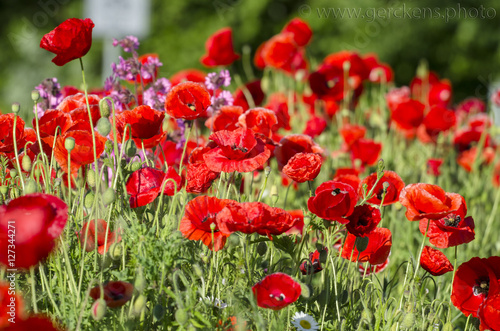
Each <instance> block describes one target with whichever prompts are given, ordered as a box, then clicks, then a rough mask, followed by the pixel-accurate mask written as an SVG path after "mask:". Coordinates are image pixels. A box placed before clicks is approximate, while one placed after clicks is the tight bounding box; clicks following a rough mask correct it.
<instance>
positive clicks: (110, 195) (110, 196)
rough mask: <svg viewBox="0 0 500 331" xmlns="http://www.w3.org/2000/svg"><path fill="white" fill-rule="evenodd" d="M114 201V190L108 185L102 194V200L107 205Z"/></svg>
mask: <svg viewBox="0 0 500 331" xmlns="http://www.w3.org/2000/svg"><path fill="white" fill-rule="evenodd" d="M114 201H115V191H114V190H113V189H112V188H111V187H108V188H107V189H106V191H104V193H103V194H102V202H103V203H104V204H105V205H106V206H107V205H109V204H111V203H112V202H114Z"/></svg>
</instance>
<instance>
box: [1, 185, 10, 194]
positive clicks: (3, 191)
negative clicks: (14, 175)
mask: <svg viewBox="0 0 500 331" xmlns="http://www.w3.org/2000/svg"><path fill="white" fill-rule="evenodd" d="M8 190H9V187H8V186H6V185H3V186H0V193H2V195H6V194H7V192H8Z"/></svg>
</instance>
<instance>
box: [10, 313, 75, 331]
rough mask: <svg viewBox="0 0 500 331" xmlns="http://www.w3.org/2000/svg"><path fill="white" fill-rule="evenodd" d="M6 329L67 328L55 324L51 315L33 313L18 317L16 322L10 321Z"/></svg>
mask: <svg viewBox="0 0 500 331" xmlns="http://www.w3.org/2000/svg"><path fill="white" fill-rule="evenodd" d="M2 330H4V331H26V330H44V331H61V330H66V329H65V328H62V327H61V326H59V325H54V323H53V322H52V320H51V319H50V318H49V317H46V316H43V315H31V316H29V317H28V318H26V319H16V322H15V323H9V324H8V326H7V327H6V328H5V329H2Z"/></svg>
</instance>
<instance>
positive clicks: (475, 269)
mask: <svg viewBox="0 0 500 331" xmlns="http://www.w3.org/2000/svg"><path fill="white" fill-rule="evenodd" d="M499 279H500V256H492V257H489V258H487V259H482V258H479V257H473V258H472V259H470V260H469V261H467V262H465V263H462V264H461V265H460V266H459V267H458V269H457V271H456V273H455V277H454V278H453V285H452V286H453V287H452V291H451V303H453V305H454V306H455V307H457V308H458V309H459V310H460V311H461V312H462V313H464V315H465V316H469V315H471V314H472V316H473V317H478V311H479V309H480V307H481V305H482V304H483V303H484V302H485V300H487V298H488V297H489V295H492V296H495V294H497V293H498V290H499V284H498V280H499Z"/></svg>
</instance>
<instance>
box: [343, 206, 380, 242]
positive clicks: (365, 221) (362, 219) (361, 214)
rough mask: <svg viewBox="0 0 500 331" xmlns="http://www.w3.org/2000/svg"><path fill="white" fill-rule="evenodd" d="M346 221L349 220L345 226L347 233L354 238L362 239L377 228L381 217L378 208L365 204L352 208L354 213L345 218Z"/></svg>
mask: <svg viewBox="0 0 500 331" xmlns="http://www.w3.org/2000/svg"><path fill="white" fill-rule="evenodd" d="M347 219H348V220H349V223H347V224H346V225H345V227H346V228H347V231H349V233H352V234H353V235H355V236H356V237H362V236H364V235H365V234H367V233H369V232H371V231H372V230H373V229H375V228H376V227H377V225H378V223H380V220H381V215H380V210H379V209H378V208H375V207H372V206H370V205H366V204H365V205H360V206H356V207H354V211H353V212H352V214H351V215H349V216H347Z"/></svg>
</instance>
